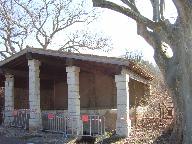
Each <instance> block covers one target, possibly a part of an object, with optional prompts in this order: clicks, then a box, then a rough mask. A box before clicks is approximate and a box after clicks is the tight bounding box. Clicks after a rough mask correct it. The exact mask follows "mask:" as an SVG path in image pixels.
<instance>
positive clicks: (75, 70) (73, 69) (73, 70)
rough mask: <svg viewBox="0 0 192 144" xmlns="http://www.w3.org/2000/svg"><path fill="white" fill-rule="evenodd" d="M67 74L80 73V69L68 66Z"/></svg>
mask: <svg viewBox="0 0 192 144" xmlns="http://www.w3.org/2000/svg"><path fill="white" fill-rule="evenodd" d="M66 72H68V73H69V72H80V68H79V67H77V66H68V67H66Z"/></svg>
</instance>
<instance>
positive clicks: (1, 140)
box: [0, 126, 76, 144]
mask: <svg viewBox="0 0 192 144" xmlns="http://www.w3.org/2000/svg"><path fill="white" fill-rule="evenodd" d="M75 141H76V139H75V138H65V137H64V136H63V134H56V133H47V132H41V131H38V132H33V133H29V132H27V131H25V130H23V129H18V128H10V127H6V128H5V127H3V126H0V144H63V143H65V144H72V143H75Z"/></svg>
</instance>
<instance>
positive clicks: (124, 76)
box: [115, 74, 129, 83]
mask: <svg viewBox="0 0 192 144" xmlns="http://www.w3.org/2000/svg"><path fill="white" fill-rule="evenodd" d="M115 82H116V83H117V82H129V75H128V74H120V75H115Z"/></svg>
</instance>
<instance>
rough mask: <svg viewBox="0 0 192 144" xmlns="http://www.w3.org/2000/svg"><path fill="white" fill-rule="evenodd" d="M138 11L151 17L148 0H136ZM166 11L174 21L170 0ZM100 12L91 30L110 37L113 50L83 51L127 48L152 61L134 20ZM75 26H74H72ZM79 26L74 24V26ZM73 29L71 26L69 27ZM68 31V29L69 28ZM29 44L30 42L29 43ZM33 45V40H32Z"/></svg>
mask: <svg viewBox="0 0 192 144" xmlns="http://www.w3.org/2000/svg"><path fill="white" fill-rule="evenodd" d="M112 1H114V2H118V1H119V0H112ZM136 2H137V4H138V7H139V10H141V11H140V12H141V13H142V14H143V15H144V16H146V17H148V18H150V19H152V7H151V4H150V0H136ZM86 3H87V7H88V8H90V9H91V8H92V2H91V0H86ZM166 8H167V9H166V11H165V17H166V18H167V19H169V20H171V21H172V22H174V18H175V17H176V15H177V14H176V9H175V8H174V6H173V4H172V1H171V0H166ZM98 9H99V10H100V11H102V12H101V16H100V17H99V19H98V20H97V21H96V22H95V23H94V24H91V26H90V27H91V29H92V30H93V31H99V32H103V33H105V34H106V35H107V36H109V37H111V38H112V43H113V50H112V51H110V52H108V53H104V52H102V51H99V52H98V51H96V52H93V51H88V50H86V51H84V53H92V54H97V55H107V56H115V57H118V56H121V55H124V54H125V52H126V49H127V50H130V51H134V50H136V51H142V52H143V53H144V57H145V58H146V59H147V60H149V61H152V60H153V50H152V48H151V47H150V46H149V45H148V44H147V43H146V42H145V40H143V38H142V37H140V36H138V35H137V30H136V24H135V22H134V21H133V20H132V19H130V18H128V17H126V16H124V15H122V14H119V13H117V12H114V11H111V10H108V9H101V8H98ZM74 27H75V26H74ZM77 27H79V26H76V28H77ZM71 29H73V27H72V28H71ZM69 31H70V29H69ZM65 36H66V34H65V33H59V34H57V36H56V37H55V38H56V40H55V42H54V43H52V46H51V47H52V48H53V49H54V47H55V48H57V47H58V46H57V45H58V44H59V43H60V42H63V37H65ZM29 45H30V44H29ZM32 45H34V42H32Z"/></svg>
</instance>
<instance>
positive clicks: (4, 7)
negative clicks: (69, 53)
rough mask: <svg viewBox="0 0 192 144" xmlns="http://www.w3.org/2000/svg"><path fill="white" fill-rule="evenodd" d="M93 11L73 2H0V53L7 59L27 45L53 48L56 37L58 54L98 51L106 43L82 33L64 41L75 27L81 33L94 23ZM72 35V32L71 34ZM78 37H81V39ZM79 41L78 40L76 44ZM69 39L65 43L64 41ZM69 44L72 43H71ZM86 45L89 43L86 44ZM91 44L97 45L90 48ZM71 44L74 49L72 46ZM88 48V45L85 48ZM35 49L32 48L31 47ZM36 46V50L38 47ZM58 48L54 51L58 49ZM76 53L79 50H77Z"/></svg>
mask: <svg viewBox="0 0 192 144" xmlns="http://www.w3.org/2000/svg"><path fill="white" fill-rule="evenodd" d="M97 14H98V13H97V12H95V10H94V9H87V8H86V4H85V1H75V0H38V1H36V0H29V1H23V0H1V14H0V18H1V19H2V22H1V23H0V30H1V33H0V34H1V40H2V42H4V43H2V45H4V47H5V49H4V50H2V51H1V55H2V56H3V57H7V56H9V55H12V54H14V53H16V52H17V51H19V50H21V49H22V48H23V47H24V46H26V45H30V44H28V42H30V41H33V44H37V45H39V46H40V47H41V48H43V49H47V48H48V47H51V45H52V44H53V43H54V44H55V45H56V44H57V40H58V37H57V35H58V34H59V33H62V34H63V35H62V38H63V40H61V38H59V39H60V40H61V41H63V44H60V47H61V49H60V50H66V49H68V48H69V46H70V49H71V48H73V49H77V48H88V49H92V50H94V49H101V48H103V47H105V46H106V45H107V42H110V39H107V38H105V36H104V35H100V37H98V36H97V37H95V36H94V35H97V34H94V33H93V36H92V38H93V39H91V37H89V38H90V39H88V36H90V35H91V34H88V33H86V35H85V33H78V35H77V33H75V34H73V36H72V35H71V37H67V34H68V33H72V32H71V31H72V30H73V29H75V27H78V28H79V29H80V28H81V29H83V26H80V24H84V27H87V26H88V25H89V24H90V23H92V22H93V21H94V20H95V19H97ZM73 32H75V31H73ZM82 35H84V36H83V37H82ZM80 37H81V40H80ZM68 38H69V39H68ZM72 41H73V42H72ZM88 41H89V42H88ZM93 41H95V43H97V44H94V45H93V44H92V42H93ZM72 44H74V47H73V45H72ZM88 44H91V45H88ZM32 46H33V47H36V45H32ZM39 46H38V47H39ZM60 47H59V46H58V49H59V48H60ZM78 51H79V50H78Z"/></svg>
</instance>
